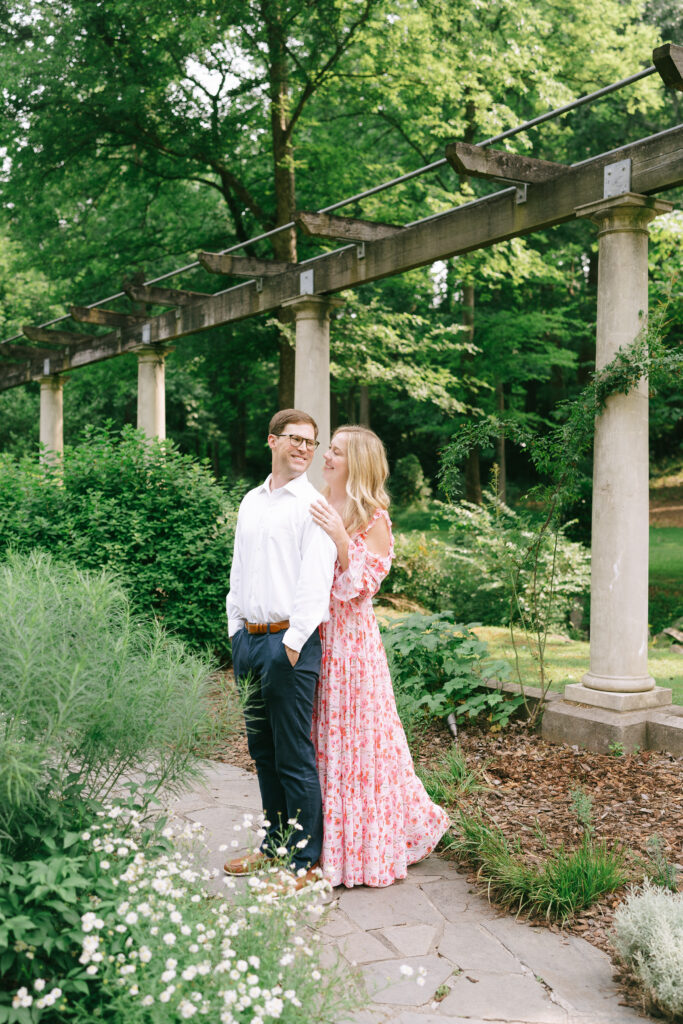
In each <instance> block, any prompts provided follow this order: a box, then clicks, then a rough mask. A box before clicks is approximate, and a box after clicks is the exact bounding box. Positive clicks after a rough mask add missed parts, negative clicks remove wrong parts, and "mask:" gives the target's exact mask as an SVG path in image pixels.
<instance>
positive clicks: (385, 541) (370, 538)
mask: <svg viewBox="0 0 683 1024" xmlns="http://www.w3.org/2000/svg"><path fill="white" fill-rule="evenodd" d="M365 545H366V547H367V549H368V551H371V552H372V553H373V555H380V556H381V557H382V558H386V557H387V555H388V554H389V552H390V550H391V530H390V529H389V517H388V515H387V514H386V512H385V513H384V514H383V515H376V518H374V519H373V520H372V521H371V522H370V525H369V526H368V527H367V528H366V531H365Z"/></svg>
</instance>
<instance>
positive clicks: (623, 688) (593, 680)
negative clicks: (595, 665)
mask: <svg viewBox="0 0 683 1024" xmlns="http://www.w3.org/2000/svg"><path fill="white" fill-rule="evenodd" d="M581 683H582V684H583V685H584V686H585V687H586V688H587V689H589V690H593V691H597V692H599V693H647V692H648V691H649V690H654V688H655V685H656V684H655V681H654V679H653V678H652V676H599V675H596V674H595V673H594V672H586V674H585V675H584V676H582V678H581Z"/></svg>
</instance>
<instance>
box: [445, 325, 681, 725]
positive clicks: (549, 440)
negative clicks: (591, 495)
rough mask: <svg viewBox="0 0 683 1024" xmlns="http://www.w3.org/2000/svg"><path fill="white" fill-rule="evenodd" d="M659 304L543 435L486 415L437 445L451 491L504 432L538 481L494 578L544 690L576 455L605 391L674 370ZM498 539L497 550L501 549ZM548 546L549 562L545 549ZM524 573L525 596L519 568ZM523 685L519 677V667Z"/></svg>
mask: <svg viewBox="0 0 683 1024" xmlns="http://www.w3.org/2000/svg"><path fill="white" fill-rule="evenodd" d="M665 315H666V306H665V305H663V306H662V307H660V308H659V309H658V310H655V311H653V312H652V313H651V315H650V318H649V321H648V326H647V327H646V328H644V329H643V330H642V331H641V333H640V334H639V335H638V337H637V338H636V339H635V341H634V342H633V343H632V344H630V345H628V346H627V347H626V348H621V349H619V350H618V352H617V353H616V355H615V356H614V358H613V359H612V360H611V361H610V362H609V363H608V364H607V365H606V366H605V367H603V368H602V369H601V370H600V372H599V373H596V374H595V376H594V377H593V379H592V380H591V382H590V383H589V384H588V385H587V386H586V387H585V388H584V390H583V391H582V392H581V394H580V395H579V396H578V398H577V399H575V400H574V401H572V402H571V403H566V404H565V405H564V406H563V407H561V408H560V410H559V415H560V417H561V422H560V423H558V424H557V425H556V426H554V427H552V428H551V429H550V430H548V431H547V432H546V433H545V434H543V435H541V434H540V433H539V432H538V431H534V430H531V429H529V428H527V427H525V426H522V425H520V423H519V422H517V421H516V420H515V419H514V417H511V416H508V417H504V416H500V415H496V416H491V417H487V418H485V419H482V420H481V421H479V422H477V423H473V424H470V425H468V426H467V427H465V428H463V429H462V430H461V431H460V433H459V434H458V435H457V436H456V437H455V438H454V439H453V441H452V442H451V443H450V445H448V446H446V448H445V449H444V451H443V459H442V469H441V481H442V487H443V489H444V491H445V492H446V493H447V494H448V493H457V490H458V488H459V485H460V479H461V475H462V474H461V469H460V467H461V464H462V463H463V461H464V460H465V458H466V457H467V455H468V453H469V452H470V451H471V450H472V449H473V448H480V449H483V448H487V447H489V446H491V445H492V444H494V443H495V441H496V439H497V438H498V437H500V436H501V435H502V434H505V435H506V437H507V438H509V440H510V441H512V442H514V443H516V444H517V445H519V446H520V447H521V448H522V449H524V450H525V454H526V455H527V456H528V457H529V458H530V460H531V462H532V464H533V466H534V469H535V470H536V472H537V473H538V475H539V477H540V479H541V480H542V481H543V482H542V483H541V484H539V485H538V486H537V487H535V488H533V489H532V491H531V492H530V494H529V496H528V497H529V499H530V501H531V502H532V503H533V504H534V505H536V506H537V507H538V508H540V509H541V510H542V511H541V514H540V516H539V517H538V519H537V523H536V525H535V528H534V529H533V530H531V531H530V534H529V536H528V538H527V539H526V541H525V543H524V544H523V545H522V546H521V548H520V551H521V557H519V556H518V555H514V554H512V549H513V548H514V547H515V545H514V542H513V545H512V547H511V554H510V557H509V558H507V559H505V558H504V559H503V561H502V563H501V569H502V570H503V572H502V573H501V575H500V583H501V585H502V587H503V591H504V593H505V594H506V595H507V598H508V600H509V620H508V621H509V623H510V633H511V638H512V641H513V644H515V643H516V638H515V630H516V628H518V629H520V630H521V632H522V633H523V634H524V637H525V641H526V643H527V645H528V646H529V647H530V649H531V650H534V651H535V657H536V661H537V666H538V675H539V682H540V686H541V689H542V691H543V692H544V693H545V692H546V690H547V689H548V686H549V683H550V681H549V680H548V678H547V674H546V671H545V659H544V654H545V643H546V639H547V635H548V630H549V629H550V627H551V625H552V622H553V609H554V608H555V606H556V602H557V595H558V582H559V583H561V582H562V579H563V574H562V573H561V572H560V567H559V562H558V552H559V549H560V542H561V538H562V536H563V529H564V525H563V524H564V521H565V520H566V519H567V518H568V516H567V512H568V509H570V508H571V506H572V503H573V502H575V501H576V500H578V499H579V497H580V496H581V491H582V486H583V482H584V472H583V462H584V460H585V458H586V457H587V456H588V455H590V452H591V449H592V444H593V437H594V424H595V418H596V416H600V415H601V414H602V412H603V411H604V409H605V406H606V403H607V400H608V399H609V398H610V396H612V395H616V394H628V393H629V392H630V391H632V390H633V389H634V388H635V387H637V386H638V383H639V381H641V380H642V378H643V377H649V381H650V388H651V390H652V389H655V388H656V387H657V385H658V383H659V382H662V381H668V380H669V378H670V376H671V375H676V376H680V373H681V368H682V366H683V353H682V352H681V350H680V347H679V348H676V347H674V346H672V347H667V346H665V345H664V343H663V340H662V338H663V335H664V333H665V323H664V320H665ZM502 510H503V506H502V505H501V503H500V502H498V511H497V514H496V519H495V520H494V522H495V526H496V528H497V533H498V534H499V535H501V536H504V532H505V528H504V517H503V514H502ZM505 550H506V549H505V545H504V546H503V551H505ZM546 552H548V553H549V556H550V557H549V563H547V564H544V561H545V560H546V555H545V553H546ZM525 572H528V574H529V581H530V583H529V587H528V591H527V593H528V598H527V600H523V599H522V595H523V594H524V593H525V587H524V585H523V576H524V573H525ZM518 678H519V682H520V686H521V687H522V690H523V689H524V680H523V679H522V678H521V675H519V673H518ZM541 709H542V702H538V703H537V704H536V707H535V708H533V709H528V710H529V712H530V722H531V723H533V721H534V720H535V718H536V717H537V715H538V714H540V713H541Z"/></svg>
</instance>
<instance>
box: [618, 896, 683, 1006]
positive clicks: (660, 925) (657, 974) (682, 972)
mask: <svg viewBox="0 0 683 1024" xmlns="http://www.w3.org/2000/svg"><path fill="white" fill-rule="evenodd" d="M611 939H612V944H613V946H614V948H615V949H616V952H617V956H618V958H619V960H620V961H621V963H622V964H623V966H624V967H625V968H626V970H627V972H628V973H629V974H630V975H631V977H632V978H633V979H634V980H635V981H636V983H637V985H638V987H639V989H640V994H641V997H642V1000H643V1006H644V1008H645V1009H646V1010H647V1011H652V1010H657V1011H659V1013H661V1014H662V1015H663V1016H664V1017H665V1018H666V1019H667V1020H670V1021H680V1020H681V1019H683V893H680V892H677V893H672V892H667V891H666V890H664V889H659V888H656V887H655V886H653V885H652V884H651V883H650V882H648V881H646V882H645V884H644V885H643V887H642V889H641V890H640V891H638V890H633V891H632V892H631V893H630V895H629V897H628V899H626V900H625V901H624V902H623V903H622V904H621V905H620V906H619V907H618V908H617V912H616V914H615V915H614V932H613V934H612V936H611Z"/></svg>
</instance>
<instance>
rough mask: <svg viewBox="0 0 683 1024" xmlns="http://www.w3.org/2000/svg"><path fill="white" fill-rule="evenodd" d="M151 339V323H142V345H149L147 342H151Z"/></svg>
mask: <svg viewBox="0 0 683 1024" xmlns="http://www.w3.org/2000/svg"><path fill="white" fill-rule="evenodd" d="M151 341H152V325H151V324H143V325H142V344H143V345H149V344H151Z"/></svg>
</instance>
